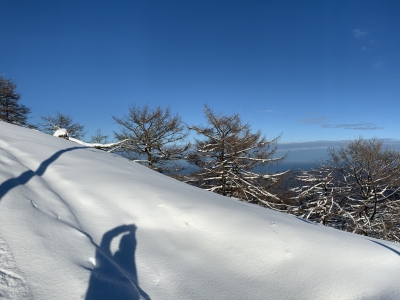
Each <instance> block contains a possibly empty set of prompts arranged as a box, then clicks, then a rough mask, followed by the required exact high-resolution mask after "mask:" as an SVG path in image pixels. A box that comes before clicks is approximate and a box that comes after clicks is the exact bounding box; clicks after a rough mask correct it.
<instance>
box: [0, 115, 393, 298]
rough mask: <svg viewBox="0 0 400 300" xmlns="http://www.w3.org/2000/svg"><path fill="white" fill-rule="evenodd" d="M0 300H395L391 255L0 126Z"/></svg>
mask: <svg viewBox="0 0 400 300" xmlns="http://www.w3.org/2000/svg"><path fill="white" fill-rule="evenodd" d="M0 255H1V260H0V298H4V299H87V300H93V299H162V300H165V299H182V300H187V299H241V300H242V299H307V300H308V299H318V300H319V299H400V284H399V282H400V247H399V245H398V244H395V243H391V242H386V241H380V240H375V239H370V238H367V237H363V236H359V235H354V234H350V233H346V232H341V231H337V230H334V229H331V228H326V227H324V226H322V225H318V224H313V223H310V222H307V221H304V220H301V219H298V218H295V217H293V216H290V215H286V214H283V213H279V212H275V211H271V210H269V209H266V208H262V207H259V206H256V205H250V204H246V203H243V202H239V201H237V200H234V199H230V198H227V197H223V196H220V195H216V194H214V193H211V192H208V191H204V190H201V189H198V188H195V187H192V186H189V185H186V184H184V183H181V182H178V181H176V180H173V179H171V178H168V177H167V176H164V175H162V174H159V173H156V172H153V171H151V170H149V169H147V168H145V167H143V166H141V165H139V164H136V163H134V162H130V161H128V160H126V159H124V158H122V157H119V156H116V155H114V154H111V153H106V152H103V151H100V150H96V149H93V148H89V147H85V146H82V145H78V144H76V143H73V142H71V141H68V140H63V139H60V138H57V137H53V136H50V135H45V134H43V133H40V132H37V131H34V130H29V129H25V128H21V127H17V126H14V125H10V124H7V123H4V122H0Z"/></svg>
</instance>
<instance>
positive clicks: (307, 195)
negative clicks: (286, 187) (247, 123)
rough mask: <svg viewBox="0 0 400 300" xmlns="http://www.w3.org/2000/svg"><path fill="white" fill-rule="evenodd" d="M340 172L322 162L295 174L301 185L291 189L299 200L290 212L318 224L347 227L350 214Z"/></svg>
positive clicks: (338, 227)
mask: <svg viewBox="0 0 400 300" xmlns="http://www.w3.org/2000/svg"><path fill="white" fill-rule="evenodd" d="M338 175H339V174H338V172H337V170H336V169H335V168H333V167H332V166H331V165H323V166H321V167H319V168H316V169H311V170H308V171H304V170H301V172H300V174H299V175H298V176H296V179H297V181H298V182H299V183H300V184H301V185H300V186H298V187H295V188H293V189H291V191H293V192H294V193H295V194H296V196H295V197H294V199H295V200H297V201H298V203H297V206H295V207H291V208H290V209H289V212H290V213H292V214H295V215H297V216H299V217H302V218H304V219H306V220H310V221H313V222H317V223H322V224H324V225H327V226H331V227H334V228H337V229H342V230H345V229H346V226H347V224H348V222H349V220H348V219H349V218H351V216H350V215H349V214H348V213H347V212H346V210H345V209H343V208H342V205H344V204H345V203H344V202H343V200H344V197H342V196H341V192H342V191H343V190H342V187H341V184H340V183H339V181H338Z"/></svg>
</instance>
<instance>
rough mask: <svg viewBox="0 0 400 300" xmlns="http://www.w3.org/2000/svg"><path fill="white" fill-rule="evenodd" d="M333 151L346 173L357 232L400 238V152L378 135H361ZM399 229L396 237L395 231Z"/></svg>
mask: <svg viewBox="0 0 400 300" xmlns="http://www.w3.org/2000/svg"><path fill="white" fill-rule="evenodd" d="M329 154H330V157H331V160H332V163H333V165H334V167H335V168H336V169H337V170H338V171H340V173H341V174H342V176H343V187H344V189H343V191H344V192H345V194H344V195H345V197H346V199H347V202H348V208H347V210H348V211H349V213H350V214H351V216H352V218H353V221H354V229H353V232H356V233H360V234H364V235H367V236H373V237H378V238H382V237H386V238H388V236H391V237H390V238H391V239H397V240H399V235H398V234H399V233H400V231H399V230H400V228H399V225H400V224H399V221H398V213H399V212H400V210H399V201H400V200H398V195H397V193H398V192H399V191H400V154H399V152H398V151H395V150H393V149H391V148H385V147H383V142H382V141H381V140H378V139H376V138H374V139H371V140H365V139H363V138H359V139H357V140H354V141H352V142H350V143H349V144H348V145H347V146H342V147H341V148H340V149H339V150H338V151H335V150H334V149H330V151H329ZM396 227H397V229H396ZM396 231H397V233H395V236H396V237H395V236H393V234H392V233H393V232H396Z"/></svg>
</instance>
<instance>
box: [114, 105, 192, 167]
mask: <svg viewBox="0 0 400 300" xmlns="http://www.w3.org/2000/svg"><path fill="white" fill-rule="evenodd" d="M113 118H114V120H115V121H116V122H117V123H118V124H119V125H121V132H119V133H117V132H114V133H115V137H116V138H117V140H119V141H123V140H127V141H126V142H125V143H124V144H123V147H122V149H123V150H124V151H125V156H126V157H128V158H130V159H132V160H133V161H135V162H138V163H141V164H143V165H145V166H147V167H149V168H150V169H153V170H156V171H158V172H162V173H168V172H174V171H178V170H179V169H181V167H180V166H179V165H178V164H177V161H178V160H180V159H182V158H183V153H184V152H185V151H186V150H187V149H188V148H189V146H190V143H187V142H186V138H187V136H188V130H187V128H186V126H185V125H184V124H183V123H182V121H181V118H180V116H179V115H178V114H175V115H172V114H171V110H170V108H169V107H168V108H166V109H162V108H161V107H160V106H158V107H157V108H155V109H151V108H149V106H148V105H144V106H138V105H136V104H133V105H132V106H131V107H130V108H129V114H128V115H127V116H124V117H122V118H117V117H115V116H113Z"/></svg>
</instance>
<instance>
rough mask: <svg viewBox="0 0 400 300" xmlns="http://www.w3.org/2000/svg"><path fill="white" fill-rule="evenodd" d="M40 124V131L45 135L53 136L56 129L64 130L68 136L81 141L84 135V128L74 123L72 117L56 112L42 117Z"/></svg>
mask: <svg viewBox="0 0 400 300" xmlns="http://www.w3.org/2000/svg"><path fill="white" fill-rule="evenodd" d="M41 118H42V120H43V121H45V122H44V123H42V124H39V128H40V130H41V131H43V132H45V133H47V134H53V133H54V132H55V131H56V130H57V129H60V128H65V129H67V131H68V136H69V137H72V138H76V139H82V138H83V137H84V135H85V133H86V132H85V131H84V129H85V126H84V125H81V124H79V123H78V122H74V121H73V119H72V117H71V116H70V115H67V114H63V113H61V112H59V111H56V112H55V114H54V115H48V116H42V117H41Z"/></svg>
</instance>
